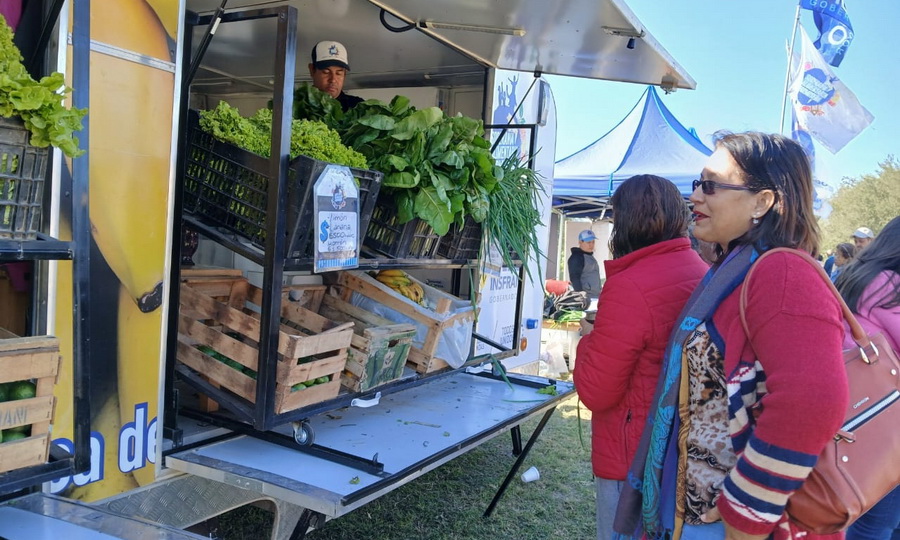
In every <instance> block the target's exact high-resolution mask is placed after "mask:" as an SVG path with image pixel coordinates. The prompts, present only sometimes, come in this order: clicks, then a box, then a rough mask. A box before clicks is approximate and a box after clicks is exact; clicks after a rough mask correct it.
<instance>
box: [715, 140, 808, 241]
mask: <svg viewBox="0 0 900 540" xmlns="http://www.w3.org/2000/svg"><path fill="white" fill-rule="evenodd" d="M718 137H719V138H718V140H717V141H716V147H718V148H723V149H725V150H727V151H728V153H729V154H731V157H732V158H733V159H734V161H735V163H737V166H738V167H739V168H740V170H741V171H742V172H743V177H744V178H743V179H744V182H745V184H746V185H747V186H748V187H750V188H753V189H754V190H755V191H763V190H766V189H771V190H772V191H774V192H775V204H774V205H773V206H772V209H771V210H769V211H768V212H766V214H765V215H764V216H762V217H760V218H759V219H760V221H759V224H758V225H754V226H753V227H751V228H750V230H749V231H747V233H745V234H744V235H743V236H741V237H739V238H737V239H735V240H733V241H732V242H731V244H730V245H729V246H728V247H729V250H731V248H733V247H735V246H737V245H741V244H751V245H753V246H754V247H755V248H756V249H757V250H758V251H760V252H763V251H766V250H768V249H772V248H777V247H791V248H796V249H802V250H803V251H806V252H809V253H810V254H812V256H813V257H815V256H816V255H817V254H818V251H819V226H818V224H817V223H816V217H815V215H813V181H812V169H811V168H810V165H809V158H807V156H806V154H805V153H804V152H803V147H801V146H800V145H799V144H797V143H796V142H794V141H793V140H791V139H789V138H787V137H784V136H782V135H777V134H768V133H759V132H753V131H750V132H746V133H724V134H718Z"/></svg>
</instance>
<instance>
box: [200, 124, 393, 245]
mask: <svg viewBox="0 0 900 540" xmlns="http://www.w3.org/2000/svg"><path fill="white" fill-rule="evenodd" d="M187 139H188V141H187V150H186V163H185V177H184V197H183V201H184V202H183V204H184V211H185V212H187V213H189V214H193V215H194V216H196V217H197V219H199V220H200V221H201V222H203V223H206V224H207V225H210V226H213V227H222V228H224V229H226V230H228V231H231V232H233V233H235V234H238V235H240V236H243V237H245V238H247V239H248V240H250V242H251V243H253V244H254V245H256V246H258V247H260V248H264V247H265V244H266V210H267V201H268V193H267V191H268V187H269V172H268V171H269V159H268V158H264V157H262V156H259V155H256V154H254V153H252V152H248V151H247V150H244V149H242V148H238V147H237V146H234V145H233V144H229V143H226V142H222V141H219V140H217V139H216V138H215V137H213V136H212V135H209V134H208V133H205V132H204V131H203V130H202V129H200V118H199V115H197V114H196V113H193V112H192V113H191V115H190V118H189V120H188V134H187ZM328 165H329V163H326V162H324V161H319V160H317V159H313V158H310V157H307V156H297V157H296V158H294V159H292V160H291V161H290V163H289V165H288V181H287V184H288V185H287V205H286V207H285V212H286V214H285V218H286V219H285V223H286V226H285V233H286V235H287V242H286V246H287V248H286V252H285V254H286V255H285V256H286V258H289V259H311V258H312V256H313V246H314V243H313V230H312V229H313V226H312V223H313V221H314V216H313V197H312V194H313V187H314V186H313V185H314V184H315V180H316V179H317V178H318V177H319V175H320V174H321V173H322V171H323V170H324V169H325V167H326V166H328ZM350 171H351V173H352V174H353V177H354V178H356V179H357V181H358V182H359V231H360V234H359V236H360V245H359V246H358V249H359V248H360V247H361V246H362V238H363V236H364V232H365V231H366V230H367V228H368V226H369V219H370V217H371V216H372V209H373V208H374V206H375V201H376V199H377V198H378V191H379V190H380V189H381V178H382V174H381V173H380V172H377V171H369V170H365V169H356V168H352V167H351V168H350Z"/></svg>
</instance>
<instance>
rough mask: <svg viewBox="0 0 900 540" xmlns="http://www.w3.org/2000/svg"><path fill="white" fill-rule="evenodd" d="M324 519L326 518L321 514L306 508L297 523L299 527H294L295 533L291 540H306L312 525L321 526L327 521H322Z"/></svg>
mask: <svg viewBox="0 0 900 540" xmlns="http://www.w3.org/2000/svg"><path fill="white" fill-rule="evenodd" d="M324 517H325V516H323V515H322V514H320V513H319V512H315V511H313V510H310V509H309V508H304V509H303V513H302V514H300V520H299V521H297V526H296V527H294V533H293V534H292V535H291V538H290V540H301V539H302V538H306V531H308V530H309V527H310V525H312V526H321V525H322V524H323V523H324V522H325V520H324V519H322V518H324Z"/></svg>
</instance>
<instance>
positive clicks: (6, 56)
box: [0, 16, 87, 172]
mask: <svg viewBox="0 0 900 540" xmlns="http://www.w3.org/2000/svg"><path fill="white" fill-rule="evenodd" d="M0 74H2V76H0V116H2V117H19V118H21V119H22V120H23V121H24V123H25V128H26V129H28V130H29V131H30V132H31V141H30V142H31V144H32V145H34V146H37V147H39V148H46V147H47V146H50V145H53V146H55V147H57V148H59V149H60V150H62V151H63V153H64V154H66V155H67V156H69V157H76V156H80V155H81V154H83V153H84V150H79V149H78V139H77V138H75V137H74V136H73V135H72V134H73V133H74V132H76V131H80V130H81V127H82V126H81V119H82V118H83V117H84V115H85V113H87V109H66V108H65V107H64V106H63V97H64V95H65V94H66V93H68V92H69V91H71V90H72V89H71V88H68V87H67V86H66V85H65V80H64V79H63V76H62V74H61V73H52V74H51V75H49V76H47V77H43V78H42V79H41V80H40V81H35V80H34V79H33V78H32V77H31V75H30V74H29V73H28V70H26V69H25V66H23V65H22V54H21V53H20V52H19V49H18V48H17V47H16V45H15V43H14V42H13V32H12V29H10V27H9V25H7V23H6V19H5V18H3V17H2V16H0ZM60 90H61V91H62V92H61V93H60ZM6 172H10V171H6Z"/></svg>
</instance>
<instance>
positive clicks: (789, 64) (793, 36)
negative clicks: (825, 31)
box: [778, 3, 800, 133]
mask: <svg viewBox="0 0 900 540" xmlns="http://www.w3.org/2000/svg"><path fill="white" fill-rule="evenodd" d="M799 25H800V3H797V14H796V15H795V16H794V29H793V30H791V45H790V47H789V48H788V61H787V72H786V73H785V74H784V93H783V94H782V95H781V120H780V122H781V124H779V127H778V133H783V132H784V109H785V106H786V105H787V95H788V84H790V81H791V67H793V63H794V41H796V39H797V27H798V26H799Z"/></svg>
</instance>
